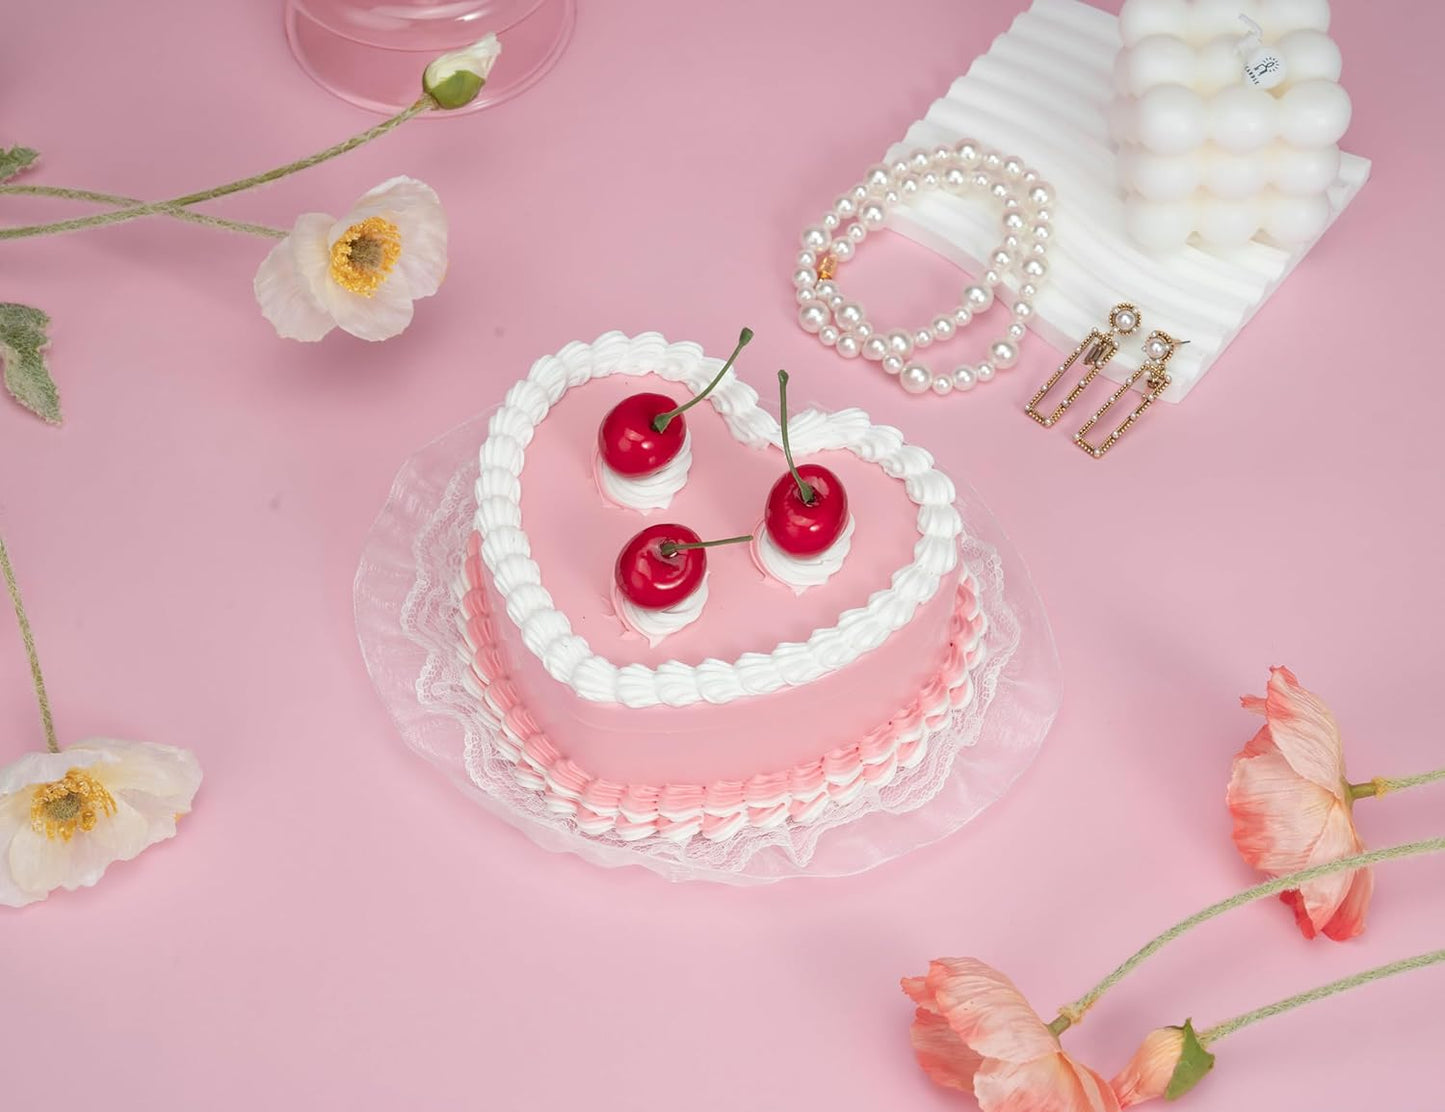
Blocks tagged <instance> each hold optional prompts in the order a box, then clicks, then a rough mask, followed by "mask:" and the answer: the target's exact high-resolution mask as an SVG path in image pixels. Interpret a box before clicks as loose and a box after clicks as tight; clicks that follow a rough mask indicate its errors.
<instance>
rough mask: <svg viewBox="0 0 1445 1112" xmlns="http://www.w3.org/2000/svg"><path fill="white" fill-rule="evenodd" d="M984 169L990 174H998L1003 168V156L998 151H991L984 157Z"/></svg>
mask: <svg viewBox="0 0 1445 1112" xmlns="http://www.w3.org/2000/svg"><path fill="white" fill-rule="evenodd" d="M983 168H984V169H985V170H987V171H988V172H989V173H990V174H996V173H998V172H999V170H1001V169H1002V168H1003V155H1001V154H999V153H998V152H997V151H989V152H988V153H987V154H985V155H984V156H983Z"/></svg>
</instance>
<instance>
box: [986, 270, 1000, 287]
mask: <svg viewBox="0 0 1445 1112" xmlns="http://www.w3.org/2000/svg"><path fill="white" fill-rule="evenodd" d="M983 284H984V285H985V286H987V287H988V288H989V289H993V288H994V287H995V286H1001V285H1003V275H1002V274H1000V273H999V272H998V271H997V270H995V269H994V268H993V267H989V268H988V269H987V270H985V271H984V272H983Z"/></svg>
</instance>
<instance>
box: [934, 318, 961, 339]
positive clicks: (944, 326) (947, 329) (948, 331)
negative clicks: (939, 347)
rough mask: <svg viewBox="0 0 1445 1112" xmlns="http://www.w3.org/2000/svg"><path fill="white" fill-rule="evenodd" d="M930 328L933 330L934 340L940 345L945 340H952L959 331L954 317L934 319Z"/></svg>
mask: <svg viewBox="0 0 1445 1112" xmlns="http://www.w3.org/2000/svg"><path fill="white" fill-rule="evenodd" d="M930 327H931V328H932V329H933V338H934V339H935V340H938V341H939V342H940V343H941V342H942V341H944V340H948V339H951V338H952V337H953V335H954V334H955V333H956V332H957V331H958V327H957V325H955V324H954V323H953V318H952V317H934V318H933V324H932V325H931V326H930Z"/></svg>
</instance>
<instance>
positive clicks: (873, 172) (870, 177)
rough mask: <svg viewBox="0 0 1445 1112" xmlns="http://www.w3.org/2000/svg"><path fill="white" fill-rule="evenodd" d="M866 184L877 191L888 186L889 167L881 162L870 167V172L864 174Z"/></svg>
mask: <svg viewBox="0 0 1445 1112" xmlns="http://www.w3.org/2000/svg"><path fill="white" fill-rule="evenodd" d="M863 181H864V184H866V185H867V186H868V188H869V189H871V190H874V191H877V190H880V189H887V188H888V181H889V177H888V167H887V166H884V165H883V164H882V163H881V162H880V163H877V164H875V165H873V166H870V167H868V172H867V173H866V174H864V175H863Z"/></svg>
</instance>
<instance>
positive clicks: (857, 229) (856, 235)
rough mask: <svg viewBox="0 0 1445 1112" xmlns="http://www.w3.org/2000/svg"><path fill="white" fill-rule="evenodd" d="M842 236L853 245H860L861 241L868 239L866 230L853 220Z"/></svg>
mask: <svg viewBox="0 0 1445 1112" xmlns="http://www.w3.org/2000/svg"><path fill="white" fill-rule="evenodd" d="M844 234H845V235H846V236H847V237H848V238H849V239H850V240H852V241H853V242H854V243H862V242H863V240H864V239H866V238H867V237H868V229H867V228H865V227H863V225H862V224H860V223H858V221H856V220H855V221H853V223H851V224H849V225H848V228H847V231H846V232H845V233H844Z"/></svg>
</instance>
